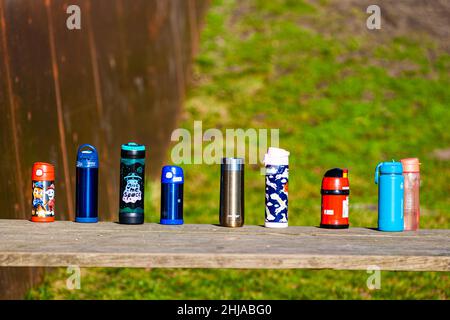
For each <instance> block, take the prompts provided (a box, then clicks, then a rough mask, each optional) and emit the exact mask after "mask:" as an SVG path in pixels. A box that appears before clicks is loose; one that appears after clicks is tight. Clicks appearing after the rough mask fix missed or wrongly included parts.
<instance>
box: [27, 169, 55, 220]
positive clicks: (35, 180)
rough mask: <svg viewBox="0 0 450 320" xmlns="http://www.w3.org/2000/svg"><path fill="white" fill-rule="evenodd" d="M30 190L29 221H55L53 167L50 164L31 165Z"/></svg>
mask: <svg viewBox="0 0 450 320" xmlns="http://www.w3.org/2000/svg"><path fill="white" fill-rule="evenodd" d="M31 190H32V193H31V205H32V210H31V221H33V222H53V221H55V167H54V166H53V165H52V164H50V163H45V162H35V163H34V164H33V169H32V173H31Z"/></svg>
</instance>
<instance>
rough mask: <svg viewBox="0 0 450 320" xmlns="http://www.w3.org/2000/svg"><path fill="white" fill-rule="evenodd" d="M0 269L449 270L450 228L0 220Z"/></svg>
mask: <svg viewBox="0 0 450 320" xmlns="http://www.w3.org/2000/svg"><path fill="white" fill-rule="evenodd" d="M0 243H1V247H0V266H2V267H11V266H46V267H54V266H69V265H78V266H81V267H138V268H286V269H290V268H313V269H322V268H329V269H355V270H356V269H362V270H366V269H367V268H370V267H371V266H378V267H380V268H381V270H416V271H425V270H429V271H450V230H445V229H435V230H420V231H417V232H401V233H384V232H379V231H376V230H372V229H364V228H350V229H347V230H326V229H320V228H317V227H298V226H291V227H289V228H287V229H281V230H275V229H268V228H264V227H262V226H245V227H243V228H235V229H232V228H224V227H220V226H216V225H208V224H204V225H193V224H185V225H181V226H163V225H159V224H153V223H148V224H144V225H135V226H129V225H120V224H117V223H114V222H100V223H97V224H79V223H74V222H68V221H57V222H54V223H48V224H39V223H33V222H29V221H27V220H6V219H5V220H0Z"/></svg>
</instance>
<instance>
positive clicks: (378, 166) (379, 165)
mask: <svg viewBox="0 0 450 320" xmlns="http://www.w3.org/2000/svg"><path fill="white" fill-rule="evenodd" d="M382 164H383V162H380V163H379V164H378V165H377V167H376V168H375V184H378V180H379V177H380V167H381V166H382Z"/></svg>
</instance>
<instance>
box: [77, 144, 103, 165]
mask: <svg viewBox="0 0 450 320" xmlns="http://www.w3.org/2000/svg"><path fill="white" fill-rule="evenodd" d="M77 167H78V168H98V154H97V149H96V148H95V147H94V146H92V145H90V144H83V145H81V146H80V147H79V148H78V153H77Z"/></svg>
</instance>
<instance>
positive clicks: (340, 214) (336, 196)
mask: <svg viewBox="0 0 450 320" xmlns="http://www.w3.org/2000/svg"><path fill="white" fill-rule="evenodd" d="M321 193H322V219H321V221H320V227H321V228H328V229H346V228H348V226H349V223H348V197H349V195H350V185H349V183H348V170H347V169H340V168H334V169H331V170H328V171H327V172H326V173H325V175H324V177H323V179H322V189H321Z"/></svg>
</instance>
